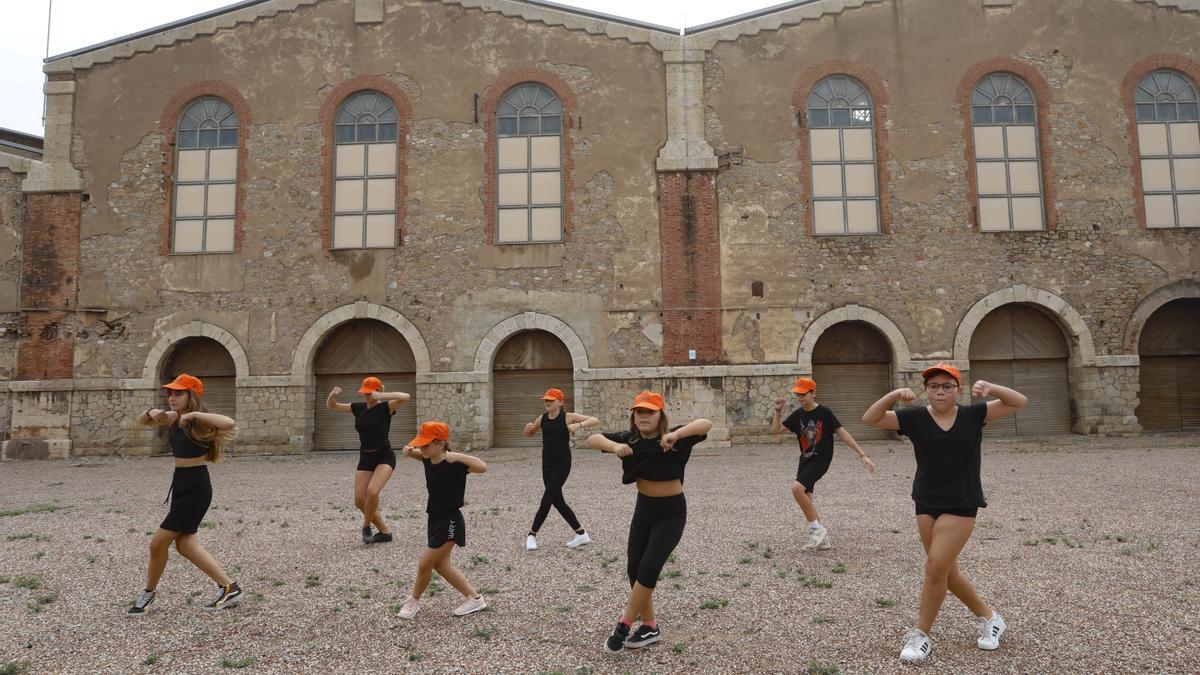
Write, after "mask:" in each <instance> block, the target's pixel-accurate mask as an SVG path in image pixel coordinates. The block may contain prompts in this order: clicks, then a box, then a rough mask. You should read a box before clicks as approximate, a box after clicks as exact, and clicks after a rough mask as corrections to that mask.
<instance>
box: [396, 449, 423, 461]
mask: <svg viewBox="0 0 1200 675" xmlns="http://www.w3.org/2000/svg"><path fill="white" fill-rule="evenodd" d="M400 454H402V455H404V456H405V457H408V458H409V459H415V460H417V461H418V462H419V461H421V460H423V459H425V457H424V456H423V455H422V454H421V451H420V450H419V449H417V448H414V447H413V446H411V445H406V446H404V447H403V448H400Z"/></svg>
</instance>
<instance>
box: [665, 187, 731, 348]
mask: <svg viewBox="0 0 1200 675" xmlns="http://www.w3.org/2000/svg"><path fill="white" fill-rule="evenodd" d="M658 208H659V240H660V244H661V250H662V272H661V274H662V311H663V363H664V364H665V365H699V364H713V363H719V362H721V360H722V353H721V241H720V231H719V229H718V226H717V174H716V172H715V171H672V172H661V173H659V174H658ZM692 349H694V350H696V359H695V360H694V361H693V360H691V359H690V358H688V351H689V350H692Z"/></svg>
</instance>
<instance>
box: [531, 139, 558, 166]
mask: <svg viewBox="0 0 1200 675" xmlns="http://www.w3.org/2000/svg"><path fill="white" fill-rule="evenodd" d="M529 142H530V143H531V145H530V148H529V152H530V165H529V166H530V168H532V169H557V168H558V167H559V166H560V165H561V164H562V152H561V149H560V148H561V144H562V141H561V139H560V138H559V137H558V136H535V137H533V138H531V139H530V141H529Z"/></svg>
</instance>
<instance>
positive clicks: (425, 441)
mask: <svg viewBox="0 0 1200 675" xmlns="http://www.w3.org/2000/svg"><path fill="white" fill-rule="evenodd" d="M436 440H437V439H436V438H434V437H433V436H417V437H416V438H414V439H412V440H411V441H409V442H408V444H409V445H411V446H413V447H414V448H423V447H425V446H427V445H429V444H430V443H432V442H434V441H436Z"/></svg>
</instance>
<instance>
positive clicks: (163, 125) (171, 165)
mask: <svg viewBox="0 0 1200 675" xmlns="http://www.w3.org/2000/svg"><path fill="white" fill-rule="evenodd" d="M206 96H215V97H217V98H220V99H222V100H224V101H225V102H226V103H228V104H229V105H230V106H231V107H232V108H233V112H234V114H236V115H237V118H238V140H237V188H236V191H235V192H234V213H233V228H234V230H233V252H234V253H237V252H240V251H241V250H242V239H243V233H244V228H245V221H246V208H245V202H246V133H245V130H246V128H247V127H249V126H250V124H251V118H250V106H249V105H248V104H247V103H246V99H244V98H242V95H241V94H240V93H238V90H236V89H234V88H233V87H231V86H229V85H228V84H226V83H225V82H221V81H219V80H208V81H204V82H195V83H192V84H190V85H188V86H186V87H184V88H183V89H180V90H179V91H177V92H175V95H174V96H172V97H171V99H170V100H169V101H167V105H166V106H165V107H164V108H163V112H162V115H161V116H160V117H159V118H158V128H159V131H160V132H161V133H162V135H163V144H162V149H163V150H162V151H163V157H164V158H165V161H166V171H165V172H164V176H165V181H164V183H165V185H164V187H165V194H166V195H167V201H166V204H165V208H164V209H163V211H164V213H163V219H162V224H161V225H160V227H159V252H160V253H161V254H162V255H171V232H172V220H173V219H174V214H175V208H174V204H173V201H174V198H175V197H174V196H175V170H176V167H175V161H176V156H177V152H176V147H175V143H176V138H177V137H178V126H179V120H180V118H181V117H182V115H183V111H184V110H186V109H187V107H188V106H189V105H191V104H192V102H194V101H196V100H197V99H200V98H204V97H206Z"/></svg>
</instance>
